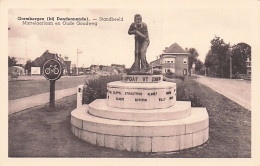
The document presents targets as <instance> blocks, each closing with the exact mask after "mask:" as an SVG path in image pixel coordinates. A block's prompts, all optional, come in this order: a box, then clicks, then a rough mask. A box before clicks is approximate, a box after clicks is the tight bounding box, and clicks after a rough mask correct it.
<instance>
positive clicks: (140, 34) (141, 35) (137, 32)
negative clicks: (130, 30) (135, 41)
mask: <svg viewBox="0 0 260 166" xmlns="http://www.w3.org/2000/svg"><path fill="white" fill-rule="evenodd" d="M135 34H136V35H137V36H140V37H141V38H143V39H145V35H143V34H142V33H141V32H139V31H136V33H135Z"/></svg>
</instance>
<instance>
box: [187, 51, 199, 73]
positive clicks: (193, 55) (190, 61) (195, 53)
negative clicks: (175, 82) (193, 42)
mask: <svg viewBox="0 0 260 166" xmlns="http://www.w3.org/2000/svg"><path fill="white" fill-rule="evenodd" d="M188 52H189V53H190V54H189V56H188V70H189V73H191V68H192V65H193V63H195V62H196V61H197V57H198V56H199V54H198V51H197V50H196V49H195V48H190V49H188Z"/></svg>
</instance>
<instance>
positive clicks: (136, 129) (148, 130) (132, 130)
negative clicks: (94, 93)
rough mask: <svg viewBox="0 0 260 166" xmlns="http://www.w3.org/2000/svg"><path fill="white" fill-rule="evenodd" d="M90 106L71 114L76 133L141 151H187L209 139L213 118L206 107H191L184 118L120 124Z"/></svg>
mask: <svg viewBox="0 0 260 166" xmlns="http://www.w3.org/2000/svg"><path fill="white" fill-rule="evenodd" d="M88 109H89V106H88V105H83V106H82V107H80V108H77V109H75V110H74V111H72V112H71V124H72V132H73V133H74V134H75V135H76V136H77V137H79V138H80V139H82V140H84V141H86V142H89V143H92V144H95V145H99V146H104V147H109V148H114V149H118V150H127V151H140V152H165V151H176V150H181V149H186V148H190V147H194V146H198V145H201V144H203V143H204V142H206V141H207V140H208V132H209V130H208V126H209V119H208V114H207V110H206V109H205V108H191V115H190V116H187V117H185V118H182V119H177V120H168V121H153V122H135V121H120V120H111V119H105V118H100V117H96V116H93V115H90V114H88V113H87V112H86V110H88Z"/></svg>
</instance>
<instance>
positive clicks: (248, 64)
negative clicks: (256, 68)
mask: <svg viewBox="0 0 260 166" xmlns="http://www.w3.org/2000/svg"><path fill="white" fill-rule="evenodd" d="M246 74H247V75H248V76H250V77H251V57H250V58H249V57H248V58H247V60H246Z"/></svg>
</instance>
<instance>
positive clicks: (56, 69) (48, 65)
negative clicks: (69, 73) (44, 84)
mask: <svg viewBox="0 0 260 166" xmlns="http://www.w3.org/2000/svg"><path fill="white" fill-rule="evenodd" d="M42 70H43V76H44V77H45V78H46V79H47V80H50V81H54V80H58V79H59V78H60V77H61V76H62V73H63V68H62V64H61V63H60V61H59V60H57V59H49V60H47V61H46V62H45V63H44V65H43V67H42Z"/></svg>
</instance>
